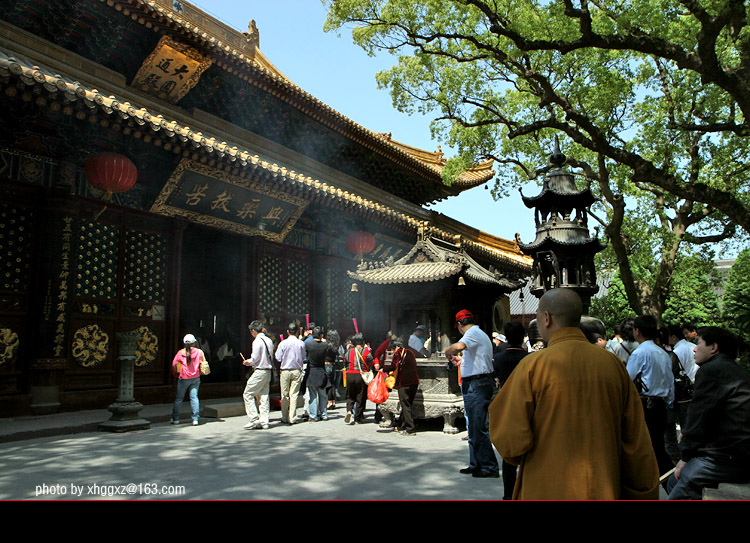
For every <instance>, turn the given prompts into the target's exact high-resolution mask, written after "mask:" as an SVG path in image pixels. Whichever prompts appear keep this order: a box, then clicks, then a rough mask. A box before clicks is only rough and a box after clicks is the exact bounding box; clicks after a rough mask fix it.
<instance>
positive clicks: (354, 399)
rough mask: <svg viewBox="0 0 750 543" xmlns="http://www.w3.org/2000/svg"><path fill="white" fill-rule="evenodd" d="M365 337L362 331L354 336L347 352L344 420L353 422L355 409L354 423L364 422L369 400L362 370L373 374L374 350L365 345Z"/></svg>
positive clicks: (349, 422) (348, 422)
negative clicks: (366, 405)
mask: <svg viewBox="0 0 750 543" xmlns="http://www.w3.org/2000/svg"><path fill="white" fill-rule="evenodd" d="M364 343H365V338H364V336H363V335H362V334H361V333H357V334H354V335H353V336H352V346H351V347H350V348H349V350H348V351H347V352H346V355H345V357H344V358H345V361H346V370H345V371H346V418H345V419H344V422H346V423H347V424H351V423H352V411H353V409H354V408H355V404H356V411H354V424H362V418H363V416H364V413H365V402H366V401H367V383H365V381H364V380H363V379H362V375H361V373H362V372H370V374H371V375H372V352H371V350H370V347H369V346H368V345H365V344H364Z"/></svg>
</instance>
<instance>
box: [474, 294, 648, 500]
mask: <svg viewBox="0 0 750 543" xmlns="http://www.w3.org/2000/svg"><path fill="white" fill-rule="evenodd" d="M581 313H582V303H581V299H580V297H579V296H578V294H577V293H575V292H574V291H572V290H567V289H554V290H550V291H548V292H546V293H545V294H544V296H542V298H541V299H540V301H539V309H538V312H537V324H538V327H539V331H540V333H541V335H542V339H543V340H544V341H545V343H547V347H546V348H545V349H542V350H541V351H537V352H534V353H531V354H529V355H527V356H526V357H525V358H524V359H523V360H522V361H521V362H520V363H519V364H518V366H517V367H516V368H515V370H513V373H511V375H510V377H509V378H508V380H507V381H506V382H505V385H504V386H503V387H502V388H501V389H500V392H499V393H498V395H497V396H496V398H495V400H494V401H493V402H492V404H491V405H490V409H489V416H490V439H491V440H492V443H493V444H494V445H495V447H496V448H497V450H498V452H499V453H500V455H501V456H502V457H503V459H504V460H505V461H507V462H509V463H511V464H515V465H518V466H519V473H518V479H517V481H516V486H515V489H514V491H513V499H521V500H524V499H525V500H547V499H549V500H617V499H659V470H658V467H657V464H656V457H655V455H654V450H653V447H652V446H651V439H650V437H649V434H648V429H647V428H646V423H645V419H644V416H643V407H642V406H641V401H640V399H639V397H638V392H637V391H636V388H635V385H634V384H633V381H632V380H631V379H630V376H629V375H628V373H627V371H626V369H625V366H624V365H623V363H622V362H621V361H620V359H619V358H617V357H616V356H615V355H613V354H612V353H610V352H608V351H605V350H603V349H599V348H597V347H596V346H594V345H592V344H591V343H589V342H588V340H587V339H586V336H584V334H583V332H582V331H581V330H580V328H578V323H579V322H580V318H581Z"/></svg>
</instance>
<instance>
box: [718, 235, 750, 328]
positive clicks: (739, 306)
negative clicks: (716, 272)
mask: <svg viewBox="0 0 750 543" xmlns="http://www.w3.org/2000/svg"><path fill="white" fill-rule="evenodd" d="M722 317H723V319H724V323H725V326H726V327H727V328H729V329H730V330H732V331H733V332H735V333H736V334H738V335H739V336H740V337H742V338H743V339H744V340H745V341H750V249H745V250H744V251H742V252H741V253H740V254H739V255H738V256H737V259H736V260H735V262H734V265H733V266H732V269H731V271H730V272H729V280H728V281H727V284H726V286H725V287H724V296H723V299H722Z"/></svg>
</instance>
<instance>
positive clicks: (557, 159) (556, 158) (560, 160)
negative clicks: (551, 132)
mask: <svg viewBox="0 0 750 543" xmlns="http://www.w3.org/2000/svg"><path fill="white" fill-rule="evenodd" d="M567 159H568V157H566V156H565V155H564V154H563V153H562V151H560V139H559V138H558V137H557V134H555V147H554V149H553V150H552V154H551V155H550V158H549V161H550V163H551V164H552V165H553V166H557V167H558V168H560V167H562V166H563V164H565V161H566V160H567Z"/></svg>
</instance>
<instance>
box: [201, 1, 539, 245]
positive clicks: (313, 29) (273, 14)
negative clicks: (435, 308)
mask: <svg viewBox="0 0 750 543" xmlns="http://www.w3.org/2000/svg"><path fill="white" fill-rule="evenodd" d="M190 3H192V4H193V5H195V6H196V7H198V8H200V9H202V10H203V11H205V12H207V13H208V14H209V15H212V16H214V17H216V18H217V19H219V20H221V21H222V22H223V23H225V24H227V25H229V26H231V27H233V28H235V29H237V30H239V31H245V30H247V26H248V23H249V21H250V20H251V19H254V20H255V23H256V25H257V28H258V32H259V34H260V50H261V51H262V52H263V54H264V55H265V56H266V57H267V58H268V59H269V60H270V61H271V62H272V63H273V64H274V65H275V66H276V67H277V68H278V69H279V70H281V72H283V73H284V74H285V75H286V76H287V77H288V78H289V79H291V80H292V81H294V83H296V84H297V85H299V86H300V87H301V88H302V89H303V90H305V91H306V92H308V93H309V94H311V95H312V96H314V97H315V98H317V99H318V100H320V101H321V102H323V103H325V104H327V105H328V106H330V107H332V108H333V109H335V110H336V111H338V112H339V113H341V114H343V115H345V116H346V117H348V118H349V119H351V120H352V121H354V122H356V123H357V124H359V125H361V126H363V127H365V128H367V129H369V130H374V131H376V132H390V133H391V134H392V137H393V139H395V140H397V141H400V142H402V143H405V144H407V145H412V146H414V147H419V148H421V149H425V150H428V151H435V150H436V149H437V146H438V144H439V142H437V141H433V140H432V138H431V135H430V130H429V123H430V119H429V118H426V117H422V116H419V115H412V116H409V115H406V114H403V113H399V112H398V111H396V109H395V108H394V107H393V105H392V103H391V98H390V95H389V93H388V91H387V90H379V89H378V88H377V83H376V82H375V74H376V73H377V72H378V71H380V70H382V69H385V68H388V67H390V66H391V65H393V63H394V62H395V57H393V56H392V55H389V54H387V53H384V54H382V55H380V56H378V57H376V58H371V57H368V56H367V54H366V53H365V51H364V50H362V49H361V48H360V47H358V46H355V45H354V44H353V43H352V39H351V34H350V32H347V31H346V30H342V32H341V36H337V35H336V34H335V33H326V32H324V31H323V23H324V21H325V17H326V9H325V7H324V6H323V4H322V3H321V2H320V0H197V1H191V2H190ZM441 147H442V150H443V152H444V153H445V154H446V156H448V157H450V156H451V154H452V151H451V149H449V148H447V147H446V146H445V145H442V146H441ZM537 192H538V189H536V188H530V189H525V190H524V194H525V195H527V196H532V195H535V194H536V193H537ZM430 209H433V210H434V211H437V212H439V213H443V214H444V215H447V216H449V217H452V218H454V219H456V220H458V221H461V222H463V223H465V224H468V225H469V226H473V227H474V228H478V229H480V230H483V231H485V232H488V233H490V234H493V235H496V236H499V237H502V238H506V239H513V238H514V236H515V234H516V233H519V234H520V235H521V239H522V240H523V241H525V242H527V243H528V242H530V241H533V239H534V234H535V228H534V215H533V212H532V210H529V209H527V208H526V207H525V206H524V205H523V202H522V201H521V197H520V195H519V194H518V192H514V193H511V195H510V196H509V197H508V198H506V199H504V200H502V201H498V202H496V201H494V200H493V199H492V196H491V195H490V191H489V190H484V188H483V187H476V188H474V189H471V190H469V191H466V192H465V193H463V194H462V195H460V196H458V197H454V198H450V199H448V200H446V201H444V202H440V203H438V204H436V205H434V206H432V207H431V208H430Z"/></svg>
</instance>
